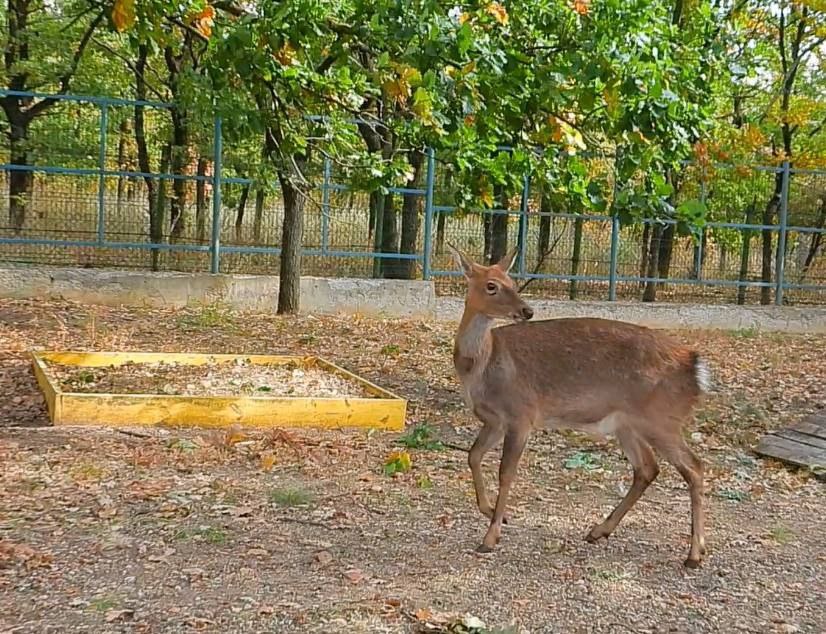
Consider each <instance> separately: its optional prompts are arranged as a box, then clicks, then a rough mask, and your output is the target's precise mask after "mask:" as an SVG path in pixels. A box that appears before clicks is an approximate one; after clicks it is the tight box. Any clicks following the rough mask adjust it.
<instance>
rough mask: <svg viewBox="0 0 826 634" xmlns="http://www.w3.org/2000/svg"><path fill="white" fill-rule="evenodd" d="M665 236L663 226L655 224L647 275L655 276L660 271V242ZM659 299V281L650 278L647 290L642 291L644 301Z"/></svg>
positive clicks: (649, 250) (649, 251)
mask: <svg viewBox="0 0 826 634" xmlns="http://www.w3.org/2000/svg"><path fill="white" fill-rule="evenodd" d="M662 237H663V226H662V225H661V224H659V223H658V224H656V225H654V228H653V230H652V231H651V244H650V248H649V249H648V267H647V268H646V270H645V277H647V278H654V277H656V276H657V273H658V271H659V257H660V243H661V242H662ZM656 300H657V282H655V281H654V280H653V279H649V280H648V281H647V282H646V283H645V290H644V291H643V293H642V301H644V302H653V301H656Z"/></svg>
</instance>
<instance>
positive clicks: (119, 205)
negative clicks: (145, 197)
mask: <svg viewBox="0 0 826 634" xmlns="http://www.w3.org/2000/svg"><path fill="white" fill-rule="evenodd" d="M128 136H129V121H128V120H127V119H124V120H123V121H121V124H120V127H119V128H118V170H120V171H125V170H126V139H127V138H128ZM126 184H127V180H126V178H125V177H124V176H118V194H117V200H116V203H115V209H116V210H117V212H118V215H120V214H121V213H122V211H123V194H124V190H125V189H126Z"/></svg>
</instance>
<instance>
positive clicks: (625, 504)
mask: <svg viewBox="0 0 826 634" xmlns="http://www.w3.org/2000/svg"><path fill="white" fill-rule="evenodd" d="M448 247H449V249H450V252H451V254H452V256H453V258H454V260H455V262H456V265H457V267H458V268H459V270H460V271H461V272H462V274H463V275H464V278H465V281H466V287H467V291H466V296H465V304H464V312H463V314H462V317H461V320H460V321H459V325H458V329H457V331H456V335H455V340H454V348H453V364H454V368H455V371H456V375H457V376H458V379H459V382H460V383H461V386H462V389H463V392H464V399H465V403H466V405H467V406H468V407H469V409H470V410H471V411H472V412H473V414H474V415H475V417H476V418H478V419H479V421H480V422H481V423H482V427H481V429H480V430H479V433H478V435H477V437H476V439H475V441H474V443H473V445H472V446H471V448H470V450H469V453H468V464H469V466H470V471H471V475H472V477H473V487H474V491H475V493H476V505H477V506H478V507H479V511H480V512H481V513H482V514H483V515H484V516H485V517H487V518H488V519H489V520H490V524H489V526H488V529H487V532H486V533H485V537H484V539H483V541H482V544H481V545H480V546H479V547H478V548H477V549H476V551H477V552H480V553H489V552H492V551H493V550H494V548H495V547H496V545H497V544H498V543H499V540H500V537H501V533H502V525H503V524H507V522H508V516H507V514H506V506H507V503H508V495H509V492H510V490H511V487H512V485H513V483H514V480H515V478H516V472H517V466H518V464H519V461H520V459H521V457H522V454H523V453H524V450H525V447H526V445H527V442H528V437H529V436H530V434H531V432H532V431H534V430H537V429H544V430H555V429H557V430H558V429H571V430H575V431H579V432H585V433H587V434H590V435H592V436H594V437H597V438H605V437H608V436H614V437H615V438H616V440H617V441H618V443H619V445H620V447H621V448H622V451H623V453H624V454H625V456H626V457H627V459H628V461H629V462H630V463H631V466H632V468H633V480H632V484H631V487H630V488H629V489H628V491H627V493H626V494H625V496H624V497H623V499H622V500H621V501H620V502H619V504H618V505H617V506H616V508H614V510H613V511H612V512H611V513H610V514H609V515H608V516H607V517H606V518H605V519H604V520H603V521H602V522H601V523H598V524H595V525H594V526H593V527H592V528H591V529H590V530H589V531H588V533H587V534H586V536H585V539H586V541H588V542H590V543H596V542H598V541H599V540H601V539H607V538H608V537H609V536H610V535H611V534H612V533H613V532H614V529H616V527H617V525H618V524H619V522H620V521H621V520H622V518H623V517H624V516H625V515H626V513H628V511H629V510H631V508H632V507H633V506H634V504H635V503H636V502H637V501H638V500H639V499H640V497H641V496H642V495H643V493H644V492H645V490H646V489H647V488H648V487H649V486H650V485H651V483H652V482H654V480H655V479H656V478H657V476H658V475H659V472H660V467H659V464H658V461H657V458H656V457H655V453H654V450H656V452H657V453H658V454H660V456H661V457H664V458H665V460H667V461H668V462H669V463H671V464H672V465H673V466H674V467H676V469H677V471H678V472H679V473H680V475H681V476H682V477H683V479H684V480H685V481H686V483H687V485H688V491H689V496H690V500H691V545H690V548H689V551H688V556H687V558H686V559H685V562H684V565H685V566H686V567H687V568H697V567H699V566H700V564H701V560H702V558H703V557H704V556H705V553H706V547H705V529H704V511H703V486H704V483H703V463H702V461H701V460H700V459H699V458H698V457H697V456H696V455H695V454H694V453H693V452H692V451H691V449H690V448H689V447H688V445H687V444H686V441H685V440H684V439H683V436H682V429H683V426H684V424H685V423H686V421H687V420H688V419H689V418H690V417H691V415H692V412H693V409H694V407H695V405H696V403H697V402H698V401H699V399H700V398H701V397H702V396H703V395H704V394H705V393H707V392H708V391H709V389H710V381H711V375H710V371H709V368H708V365H707V362H706V361H705V359H703V358H702V357H701V356H700V355H699V353H697V352H696V351H695V350H693V349H691V348H688V347H686V346H683V345H682V344H680V343H678V342H676V341H675V340H673V339H672V338H671V337H669V336H668V335H666V334H665V333H664V332H662V331H658V330H654V329H651V328H647V327H645V326H641V325H636V324H631V323H626V322H622V321H615V320H610V319H602V318H595V317H567V318H555V319H545V320H534V321H531V319H532V317H533V314H534V312H533V309H532V308H531V307H530V306H529V305H528V304H527V303H526V302H525V301H524V300H523V299H522V298H521V297H520V295H519V292H518V291H517V289H516V285H515V283H514V281H513V279H512V278H511V276H510V270H511V267H512V266H513V263H514V260H515V256H516V253H517V250H518V246H517V247H516V248H514V249H513V250H512V251H510V252H509V253H507V254H506V255H505V256H504V257H502V259H500V260H499V261H498V262H496V263H495V264H493V265H491V266H484V265H481V264H478V263H476V262H474V261H473V260H472V259H471V258H469V257H468V256H467V255H466V254H465V253H463V252H462V251H460V250H459V249H458V248H456V247H455V246H454V245H452V244H448ZM497 320H506V321H508V322H511V323H508V324H506V325H498V326H496V325H495V323H496V322H497ZM500 441H501V442H502V453H501V457H500V462H499V490H498V494H497V496H496V504H495V505H492V504H491V503H490V501H489V499H488V496H487V492H486V486H485V481H484V477H483V474H482V469H481V465H482V460H483V459H484V456H485V454H486V453H487V452H488V451H490V450H491V449H493V447H494V446H496V445H497V444H498V443H499V442H500Z"/></svg>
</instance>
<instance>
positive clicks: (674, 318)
mask: <svg viewBox="0 0 826 634" xmlns="http://www.w3.org/2000/svg"><path fill="white" fill-rule="evenodd" d="M528 304H530V306H531V307H532V308H533V309H534V312H535V315H536V316H535V317H534V319H548V318H552V317H603V318H605V319H618V320H620V321H630V322H631V323H636V324H640V325H643V326H649V327H651V328H688V329H706V330H740V329H746V328H753V329H755V330H762V331H765V332H792V333H821V334H826V306H802V307H795V306H732V305H711V304H657V303H653V304H649V303H642V302H634V303H632V302H584V301H576V302H572V301H564V300H528ZM462 308H463V300H461V299H459V298H455V297H440V298H438V300H437V304H436V315H437V318H439V319H448V320H457V319H459V316H460V315H461V314H462Z"/></svg>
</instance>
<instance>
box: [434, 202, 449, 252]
mask: <svg viewBox="0 0 826 634" xmlns="http://www.w3.org/2000/svg"><path fill="white" fill-rule="evenodd" d="M446 219H447V214H445V213H444V212H442V211H440V212H438V213H437V214H436V255H442V253H444V252H445V220H446Z"/></svg>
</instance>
